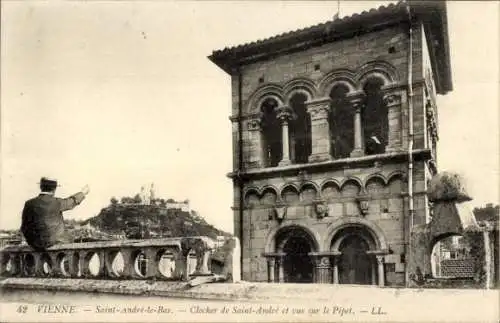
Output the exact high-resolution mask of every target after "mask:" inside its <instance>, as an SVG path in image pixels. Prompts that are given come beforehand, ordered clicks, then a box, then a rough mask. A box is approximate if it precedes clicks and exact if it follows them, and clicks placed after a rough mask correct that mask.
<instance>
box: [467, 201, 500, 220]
mask: <svg viewBox="0 0 500 323" xmlns="http://www.w3.org/2000/svg"><path fill="white" fill-rule="evenodd" d="M473 212H474V216H475V217H476V220H477V221H491V222H498V219H499V216H500V206H499V205H495V206H493V203H488V204H486V205H485V206H484V207H476V208H474V210H473Z"/></svg>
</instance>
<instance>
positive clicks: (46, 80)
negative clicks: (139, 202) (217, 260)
mask: <svg viewBox="0 0 500 323" xmlns="http://www.w3.org/2000/svg"><path fill="white" fill-rule="evenodd" d="M387 3H388V2H387V1H368V2H362V1H356V2H347V1H341V2H340V16H341V17H342V16H345V15H350V14H352V13H355V12H361V11H362V10H367V9H370V8H373V7H378V6H379V5H381V4H387ZM1 6H2V8H1V9H2V11H1V15H2V17H1V19H2V20H1V27H2V28H1V101H0V103H1V146H0V148H1V185H0V228H2V229H13V228H18V227H19V226H20V222H21V216H20V214H21V210H22V207H23V204H24V202H25V200H27V199H29V198H31V197H33V196H35V195H37V194H38V184H37V183H38V182H39V179H40V177H41V176H49V177H54V178H57V179H58V181H59V184H60V185H61V186H60V187H59V188H58V192H57V194H58V195H59V196H62V197H64V196H67V195H70V194H73V193H75V192H77V191H78V190H80V188H81V187H82V186H84V185H85V184H88V185H89V186H90V189H91V191H90V194H89V195H88V196H87V199H86V200H85V201H84V202H83V203H82V204H81V205H80V206H79V207H77V208H76V209H74V210H72V211H69V212H66V213H65V217H67V218H73V219H85V218H88V217H91V216H94V215H97V214H98V213H99V211H100V210H101V209H102V208H103V207H105V206H107V205H108V204H109V200H110V198H111V197H113V196H116V197H118V198H119V197H122V196H132V195H135V194H136V193H138V192H139V191H140V189H141V186H145V185H149V184H150V183H152V182H154V184H155V187H156V195H157V196H160V197H164V198H173V199H177V200H184V199H189V200H190V203H191V207H192V208H193V209H195V210H196V211H198V212H199V213H200V215H202V216H203V217H205V219H206V220H207V221H208V222H209V223H212V224H214V225H215V226H217V227H219V228H221V229H223V230H227V231H232V225H233V224H232V211H231V208H230V207H231V203H232V184H231V180H230V179H228V178H227V177H226V174H227V173H229V172H230V171H231V167H232V165H231V164H232V151H231V149H232V144H231V123H230V121H229V119H228V117H229V115H230V108H231V106H230V100H231V88H230V79H229V76H228V75H227V74H225V72H223V71H222V70H220V69H219V68H218V67H217V66H215V65H214V64H213V63H211V62H210V61H209V60H208V59H207V56H208V55H210V54H211V53H212V51H213V50H216V49H222V48H224V47H226V46H233V45H239V44H243V43H246V42H250V41H254V40H258V39H261V38H266V37H269V36H272V35H275V34H279V33H282V32H286V31H289V30H295V29H299V28H303V27H307V26H310V25H314V24H317V23H320V22H324V21H326V20H329V19H331V17H332V16H333V15H334V14H335V12H336V10H337V2H336V1H333V2H328V1H318V2H310V1H308V2H281V1H254V2H250V1H249V2H244V1H235V2H231V1H222V2H215V1H203V2H201V1H199V2H187V1H140V2H139V1H130V2H129V1H120V2H118V1H109V2H106V1H85V2H83V1H67V2H62V1H48V2H41V1H22V2H21V1H9V0H6V1H2V2H1ZM499 9H500V8H499V3H498V2H496V1H490V2H481V1H476V2H451V3H449V4H448V23H449V37H450V47H451V66H452V76H453V84H454V90H453V92H450V93H449V94H447V95H446V96H439V97H438V109H439V122H440V124H439V129H440V133H439V135H440V141H439V143H438V162H439V165H438V166H439V170H452V171H456V172H459V173H461V174H463V175H464V176H465V178H466V179H467V182H468V183H469V191H470V193H471V195H472V196H473V198H474V200H473V201H472V202H471V204H472V205H473V206H480V205H484V204H486V203H489V202H492V203H498V202H499V198H498V195H499V191H498V187H499V185H498V175H499V160H498V156H499V141H498V137H499V136H498V135H499V133H498V119H499V115H498V110H499V108H498V85H499V84H498V82H499V66H498V55H499V52H498V47H499V43H498V40H499V34H498V31H499V28H498V27H499V26H498V23H499V19H498V18H499V17H498V14H499Z"/></svg>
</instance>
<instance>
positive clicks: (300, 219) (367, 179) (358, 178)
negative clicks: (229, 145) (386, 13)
mask: <svg viewBox="0 0 500 323" xmlns="http://www.w3.org/2000/svg"><path fill="white" fill-rule="evenodd" d="M422 32H423V31H422V29H421V28H416V29H415V30H414V39H413V64H414V65H413V70H412V71H413V80H414V95H415V96H414V98H413V108H414V114H413V119H414V146H413V147H414V149H421V148H429V147H427V144H426V140H425V133H426V130H425V127H426V123H425V109H424V86H423V84H422V82H419V81H422V79H423V77H424V67H423V56H424V55H423V54H422V45H423V44H422V40H423V37H422ZM408 47H409V42H408V34H407V28H405V27H403V26H397V27H391V28H388V29H384V30H380V31H377V32H372V33H369V34H365V35H360V36H357V37H353V38H349V39H344V40H340V41H336V42H333V43H330V44H326V45H323V46H320V47H315V48H310V49H307V50H304V51H302V52H298V53H292V54H287V55H283V56H280V57H276V58H274V59H273V60H269V61H264V62H258V63H254V64H252V65H247V66H244V67H243V74H242V106H243V111H241V113H242V115H243V118H244V120H243V125H244V126H243V131H242V140H243V154H244V155H243V160H244V167H245V168H246V167H248V166H249V165H251V164H252V162H254V161H255V160H256V159H258V158H259V154H260V153H261V152H260V151H259V149H256V148H255V147H256V146H257V147H258V146H259V144H258V143H256V142H255V141H256V140H258V138H257V137H256V136H255V131H251V130H249V128H250V127H249V122H248V120H246V118H247V116H248V115H249V114H250V112H251V110H252V109H255V107H252V106H251V105H250V104H249V103H250V102H252V100H253V97H252V95H253V94H254V93H255V91H257V90H258V89H259V88H261V87H263V86H265V85H266V84H277V85H279V86H283V85H284V84H285V83H287V82H290V81H291V80H294V79H298V78H302V79H307V80H309V81H311V82H312V83H314V84H316V86H317V85H318V82H319V81H320V80H321V79H322V78H323V77H325V76H326V75H327V74H328V73H330V72H332V71H334V70H343V69H348V70H352V71H356V70H358V69H359V68H360V67H361V66H363V65H365V64H367V63H369V62H373V61H381V62H386V63H389V64H390V65H392V66H393V67H394V70H395V73H396V74H397V77H398V78H397V80H395V84H394V86H395V87H397V89H399V91H400V92H399V93H401V106H400V108H399V111H398V114H397V115H395V116H393V117H395V118H397V121H395V120H389V124H390V125H391V124H394V122H398V123H399V125H400V128H399V130H398V132H399V133H397V136H399V138H400V140H399V147H396V148H397V150H399V151H401V152H403V151H406V149H407V145H408V104H407V96H406V84H407V64H408ZM390 48H391V50H389V49H390ZM393 49H394V50H393ZM232 93H233V110H232V114H233V118H232V123H233V140H234V142H233V143H234V144H233V147H234V150H233V152H234V156H233V157H234V169H235V170H236V169H238V160H239V150H238V144H237V140H238V121H237V116H238V115H239V111H238V107H239V101H238V100H239V96H238V94H239V93H238V77H237V76H233V77H232ZM324 95H325V94H324V93H318V97H321V96H324ZM284 101H285V103H286V98H284ZM390 131H391V130H390ZM426 167H427V166H426V164H425V162H423V161H421V162H415V163H414V176H413V179H414V185H413V191H414V206H415V217H414V223H415V224H420V223H426V222H427V221H428V206H427V204H428V203H427V197H426V196H425V190H426V185H427V184H426V182H427V179H428V177H429V172H428V171H426ZM406 174H407V163H404V162H398V163H396V162H382V163H381V164H380V165H372V166H364V167H358V168H356V167H348V168H342V169H332V170H330V171H326V172H325V171H318V172H315V171H312V170H311V171H309V170H308V172H307V175H305V177H304V175H299V174H297V173H296V174H295V175H287V176H285V175H283V174H280V173H279V172H278V171H276V172H275V173H274V174H273V175H270V176H268V177H267V178H263V179H254V180H252V179H251V180H249V181H248V182H246V183H245V187H244V192H245V193H244V200H245V204H244V205H243V206H242V207H243V209H244V210H243V223H240V210H239V208H240V207H241V206H240V205H239V189H238V185H236V184H235V186H234V188H235V190H234V192H235V195H234V222H235V233H236V234H238V233H239V228H240V225H241V226H242V227H243V231H244V232H243V238H242V241H241V243H242V258H243V268H242V278H243V279H244V280H250V281H267V263H266V259H265V257H263V256H262V253H264V252H266V251H269V250H270V249H272V248H273V246H272V243H273V240H272V239H273V235H274V233H275V232H276V231H277V230H278V229H279V228H281V227H285V226H288V225H291V224H296V225H301V226H303V227H306V228H308V229H309V230H311V231H312V232H314V234H315V236H316V237H319V240H320V241H318V243H319V244H320V245H321V248H323V249H324V250H323V251H325V250H328V248H329V247H330V246H329V243H331V241H329V240H328V239H331V237H329V234H330V233H331V230H332V228H333V227H335V225H337V224H338V223H339V221H342V219H345V218H349V219H351V218H363V219H364V220H367V221H369V222H370V223H373V224H374V225H375V226H376V227H377V228H379V229H380V230H381V231H382V232H383V235H384V237H385V240H386V242H387V245H388V246H389V247H390V249H391V251H392V253H391V254H389V255H386V256H385V263H386V264H389V266H388V267H387V268H392V269H389V270H386V283H387V285H402V284H403V283H404V259H405V255H404V252H405V246H404V239H405V237H404V225H405V221H408V219H406V218H405V216H404V215H405V214H407V198H406V195H405V194H406V192H407V181H406V180H407V176H406ZM361 195H364V196H368V199H369V201H368V210H367V212H366V214H361V213H360V208H359V206H358V203H357V202H356V199H357V197H359V196H361ZM315 198H320V199H322V200H324V201H326V203H327V205H328V208H329V213H328V216H327V217H324V218H318V217H317V216H316V214H315V212H314V200H315ZM277 204H281V205H286V206H287V209H286V217H285V219H284V220H283V221H282V222H281V223H280V222H278V221H276V219H272V218H270V216H269V214H270V210H272V209H273V208H274V207H275V206H276V205H277Z"/></svg>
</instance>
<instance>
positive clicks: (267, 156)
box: [261, 98, 283, 167]
mask: <svg viewBox="0 0 500 323" xmlns="http://www.w3.org/2000/svg"><path fill="white" fill-rule="evenodd" d="M277 107H278V102H277V101H276V100H274V99H272V98H269V99H266V100H265V101H264V102H263V103H262V105H261V111H262V149H263V162H264V165H265V166H266V167H274V166H278V163H279V162H280V160H281V158H282V155H283V151H282V150H283V147H282V143H281V140H282V139H281V124H280V122H279V120H278V118H277V114H276V108H277Z"/></svg>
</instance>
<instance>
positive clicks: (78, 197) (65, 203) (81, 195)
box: [59, 185, 89, 211]
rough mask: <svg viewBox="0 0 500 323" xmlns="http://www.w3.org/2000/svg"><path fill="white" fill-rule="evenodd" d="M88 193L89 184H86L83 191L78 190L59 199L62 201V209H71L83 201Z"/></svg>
mask: <svg viewBox="0 0 500 323" xmlns="http://www.w3.org/2000/svg"><path fill="white" fill-rule="evenodd" d="M88 193H89V187H88V185H85V187H84V188H83V189H82V190H81V192H78V193H76V194H74V195H72V196H70V197H68V198H65V199H59V202H60V203H61V211H67V210H71V209H72V208H74V207H75V206H77V205H78V204H80V203H82V201H83V200H84V199H85V196H86V195H87V194H88Z"/></svg>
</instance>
